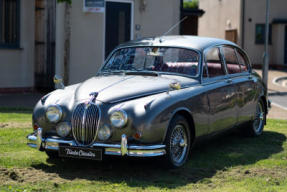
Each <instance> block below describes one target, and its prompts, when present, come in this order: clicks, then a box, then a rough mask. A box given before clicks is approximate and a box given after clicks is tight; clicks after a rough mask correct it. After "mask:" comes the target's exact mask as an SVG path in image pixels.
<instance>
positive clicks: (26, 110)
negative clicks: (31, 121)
mask: <svg viewBox="0 0 287 192" xmlns="http://www.w3.org/2000/svg"><path fill="white" fill-rule="evenodd" d="M32 112H33V108H25V107H1V106H0V113H26V114H32Z"/></svg>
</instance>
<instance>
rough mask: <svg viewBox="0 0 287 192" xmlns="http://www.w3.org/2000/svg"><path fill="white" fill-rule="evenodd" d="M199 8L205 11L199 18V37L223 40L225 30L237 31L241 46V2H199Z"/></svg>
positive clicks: (238, 0)
mask: <svg viewBox="0 0 287 192" xmlns="http://www.w3.org/2000/svg"><path fill="white" fill-rule="evenodd" d="M199 8H200V9H202V10H204V11H205V13H204V14H203V16H201V17H199V25H198V35H199V36H204V37H216V38H221V39H225V30H229V29H237V37H238V38H237V40H238V41H237V44H239V45H241V38H240V35H241V20H240V16H241V0H200V1H199Z"/></svg>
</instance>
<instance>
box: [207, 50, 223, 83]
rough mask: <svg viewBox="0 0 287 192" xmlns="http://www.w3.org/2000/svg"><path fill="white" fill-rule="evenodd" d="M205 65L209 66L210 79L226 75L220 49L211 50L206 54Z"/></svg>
mask: <svg viewBox="0 0 287 192" xmlns="http://www.w3.org/2000/svg"><path fill="white" fill-rule="evenodd" d="M205 64H206V65H207V69H208V75H209V77H217V76H221V75H225V70H224V67H223V64H222V62H221V59H220V52H219V48H218V47H214V48H211V49H209V50H208V51H207V52H206V54H205ZM203 72H204V71H203ZM203 75H204V74H203Z"/></svg>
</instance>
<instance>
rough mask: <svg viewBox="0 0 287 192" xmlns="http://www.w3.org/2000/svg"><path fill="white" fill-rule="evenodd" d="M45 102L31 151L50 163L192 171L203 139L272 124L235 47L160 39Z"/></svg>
mask: <svg viewBox="0 0 287 192" xmlns="http://www.w3.org/2000/svg"><path fill="white" fill-rule="evenodd" d="M54 81H55V83H56V85H57V86H59V89H57V90H55V91H53V92H52V93H50V94H47V95H45V96H44V97H43V98H42V99H41V100H40V101H39V102H38V103H37V105H36V106H35V109H34V112H33V127H34V132H33V133H32V134H30V135H28V136H27V138H28V145H29V146H30V147H33V148H37V149H39V150H40V151H45V152H46V153H47V155H48V156H50V157H51V158H52V157H58V156H60V157H71V158H73V157H74V158H86V159H93V160H102V158H103V157H104V156H105V155H118V156H134V157H154V156H163V158H164V159H165V160H166V161H165V162H166V163H167V164H168V165H170V166H172V167H180V166H182V165H184V164H185V163H186V161H187V160H188V158H189V157H190V154H191V148H192V147H193V145H194V144H195V143H196V142H197V141H198V139H200V138H203V137H204V136H208V135H214V134H216V133H220V132H223V131H225V130H229V129H232V128H238V127H240V128H241V129H240V130H241V131H242V132H243V133H245V134H247V135H249V136H259V135H261V134H262V131H263V128H264V125H265V124H266V114H267V112H268V99H267V95H266V88H265V86H264V84H263V83H262V81H261V79H260V77H259V75H258V74H256V73H255V72H254V71H252V69H251V65H250V61H249V59H248V57H247V55H246V53H245V52H244V51H243V50H242V49H241V48H239V47H238V46H237V45H236V44H234V43H232V42H229V41H226V40H220V39H214V38H203V37H193V36H161V37H155V38H145V39H141V40H136V41H131V42H128V43H125V44H122V45H120V46H118V47H117V48H116V49H115V50H114V51H113V52H112V53H111V54H110V56H109V57H108V58H107V60H106V62H105V63H104V64H103V66H102V67H101V69H100V70H99V72H98V73H97V74H95V76H94V77H91V78H90V79H88V80H86V81H84V82H82V83H79V84H76V85H71V86H66V87H64V85H63V84H62V81H61V78H59V77H55V78H54Z"/></svg>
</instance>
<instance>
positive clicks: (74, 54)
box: [56, 0, 180, 84]
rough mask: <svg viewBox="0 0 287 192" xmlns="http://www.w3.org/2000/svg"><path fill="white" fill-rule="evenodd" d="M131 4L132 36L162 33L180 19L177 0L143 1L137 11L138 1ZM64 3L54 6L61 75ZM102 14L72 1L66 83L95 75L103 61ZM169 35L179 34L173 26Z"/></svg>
mask: <svg viewBox="0 0 287 192" xmlns="http://www.w3.org/2000/svg"><path fill="white" fill-rule="evenodd" d="M126 1H129V0H126ZM130 1H132V2H133V5H134V18H133V19H134V26H132V27H133V29H134V28H135V25H140V26H141V29H140V30H139V31H136V30H135V29H134V39H135V38H137V37H150V36H156V35H162V34H163V33H164V32H166V31H168V29H169V28H170V27H171V26H172V25H174V24H175V23H176V22H178V21H179V17H180V1H179V0H146V2H147V4H146V9H145V11H143V12H140V10H139V8H140V1H139V0H130ZM63 11H64V9H63V5H61V4H58V6H57V14H58V15H57V29H56V31H57V32H56V33H57V35H56V36H57V37H56V50H57V51H56V73H58V74H63V48H64V46H63V43H64V41H63V39H64V36H63V35H64V31H63V26H64V25H63V22H64V18H63V14H62V13H63ZM104 16H105V14H104V13H84V12H83V0H73V1H72V10H71V51H70V75H69V79H70V80H69V84H74V83H77V82H80V81H83V80H85V79H87V78H89V77H91V76H94V75H95V74H96V72H97V71H98V69H99V68H100V66H101V65H102V64H103V61H104V44H105V31H104V26H105V20H104V19H105V18H104ZM170 34H179V29H178V28H176V29H175V30H174V31H172V32H171V33H170Z"/></svg>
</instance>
